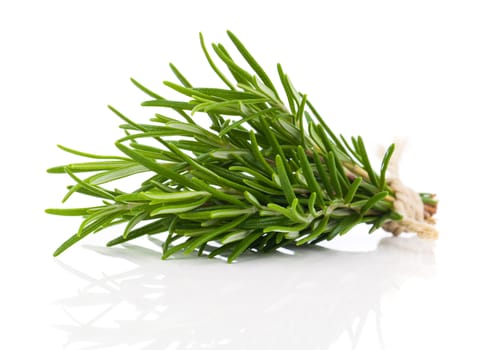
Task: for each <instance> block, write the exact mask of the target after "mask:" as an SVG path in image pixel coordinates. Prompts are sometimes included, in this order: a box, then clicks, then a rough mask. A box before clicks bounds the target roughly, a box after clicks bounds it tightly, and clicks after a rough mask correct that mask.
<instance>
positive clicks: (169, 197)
mask: <svg viewBox="0 0 478 350" xmlns="http://www.w3.org/2000/svg"><path fill="white" fill-rule="evenodd" d="M141 195H142V196H144V198H147V199H149V200H151V202H152V203H154V204H157V203H171V202H182V201H187V200H193V199H198V198H204V197H207V198H209V197H210V196H211V194H210V193H209V192H205V191H179V192H174V193H168V192H161V191H154V190H153V191H147V192H143V193H141Z"/></svg>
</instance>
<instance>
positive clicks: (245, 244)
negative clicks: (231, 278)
mask: <svg viewBox="0 0 478 350" xmlns="http://www.w3.org/2000/svg"><path fill="white" fill-rule="evenodd" d="M262 235H263V233H262V232H256V233H252V234H249V235H248V236H247V237H246V238H244V239H243V240H242V241H240V243H238V244H237V245H236V248H234V250H233V251H232V253H231V255H229V256H228V258H227V262H228V263H229V264H230V263H232V262H233V261H234V260H235V259H236V258H237V257H238V256H239V255H241V254H242V253H243V252H244V251H245V250H246V249H247V248H249V246H250V245H251V244H253V243H254V241H255V240H256V239H258V238H259V237H261V236H262Z"/></svg>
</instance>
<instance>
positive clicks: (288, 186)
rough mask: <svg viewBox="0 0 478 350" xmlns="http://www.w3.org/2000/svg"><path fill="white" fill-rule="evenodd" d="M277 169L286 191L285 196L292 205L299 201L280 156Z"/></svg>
mask: <svg viewBox="0 0 478 350" xmlns="http://www.w3.org/2000/svg"><path fill="white" fill-rule="evenodd" d="M276 167H277V172H278V175H279V179H280V184H281V187H282V189H283V191H284V195H285V197H286V199H287V201H288V202H289V204H292V202H293V201H294V200H295V199H297V197H296V196H295V193H294V189H293V188H292V185H291V183H290V181H289V177H288V174H287V171H286V168H285V165H284V162H283V161H282V157H281V156H280V155H279V154H278V155H277V156H276Z"/></svg>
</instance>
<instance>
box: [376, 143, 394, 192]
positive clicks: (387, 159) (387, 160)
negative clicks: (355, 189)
mask: <svg viewBox="0 0 478 350" xmlns="http://www.w3.org/2000/svg"><path fill="white" fill-rule="evenodd" d="M394 150H395V145H394V144H393V143H392V144H391V145H390V147H388V149H387V151H386V152H385V155H384V156H383V160H382V166H381V167H380V181H379V188H380V190H381V191H383V190H385V185H386V181H387V179H386V174H387V168H388V164H389V163H390V159H391V158H392V155H393V151H394Z"/></svg>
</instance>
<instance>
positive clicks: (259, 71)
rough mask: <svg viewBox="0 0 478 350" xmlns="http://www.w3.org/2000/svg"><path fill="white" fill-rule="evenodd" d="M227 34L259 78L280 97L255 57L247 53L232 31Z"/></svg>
mask: <svg viewBox="0 0 478 350" xmlns="http://www.w3.org/2000/svg"><path fill="white" fill-rule="evenodd" d="M227 34H228V35H229V38H231V40H232V42H233V43H234V45H235V46H236V48H237V50H238V51H239V52H240V53H241V55H242V57H244V59H245V60H246V61H247V63H249V65H250V66H251V68H252V69H253V70H254V71H255V72H256V73H257V75H258V76H259V78H261V80H262V81H263V82H264V84H266V86H267V87H268V88H269V89H271V90H272V91H274V94H275V95H276V96H278V94H277V91H276V90H275V88H274V85H273V84H272V81H271V80H270V78H269V77H268V75H267V74H266V72H265V71H264V70H263V69H262V67H261V66H260V65H259V64H258V63H257V61H256V60H255V59H254V57H252V55H251V54H250V53H249V51H247V49H246V48H245V47H244V45H243V44H242V43H241V41H240V40H239V39H238V38H237V37H236V36H235V35H234V34H233V33H232V32H231V31H227Z"/></svg>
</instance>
